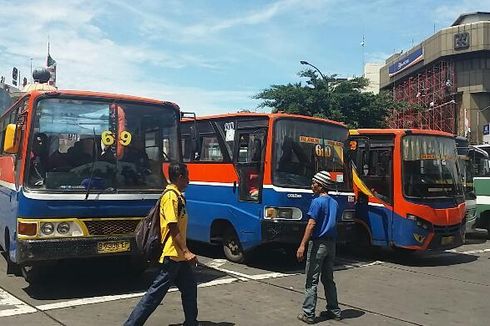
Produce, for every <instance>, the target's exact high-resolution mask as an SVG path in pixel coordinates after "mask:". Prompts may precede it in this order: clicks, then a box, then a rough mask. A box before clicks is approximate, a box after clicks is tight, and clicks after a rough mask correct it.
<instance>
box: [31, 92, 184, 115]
mask: <svg viewBox="0 0 490 326" xmlns="http://www.w3.org/2000/svg"><path fill="white" fill-rule="evenodd" d="M25 94H30V95H32V96H39V95H42V94H48V95H49V94H52V95H55V94H56V95H67V96H77V97H78V96H80V97H83V96H87V97H94V98H100V99H117V100H123V101H130V102H143V103H147V104H157V105H170V106H173V107H174V108H175V109H176V110H180V108H179V106H178V105H177V104H175V103H173V102H169V101H161V100H156V99H151V98H146V97H139V96H132V95H124V94H116V93H105V92H94V91H82V90H56V91H39V90H34V91H31V92H28V93H25Z"/></svg>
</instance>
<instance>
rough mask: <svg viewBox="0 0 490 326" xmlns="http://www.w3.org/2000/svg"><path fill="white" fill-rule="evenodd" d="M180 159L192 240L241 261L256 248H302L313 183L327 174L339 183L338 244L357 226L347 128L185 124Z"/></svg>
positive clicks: (238, 118) (262, 117)
mask: <svg viewBox="0 0 490 326" xmlns="http://www.w3.org/2000/svg"><path fill="white" fill-rule="evenodd" d="M181 135H182V153H183V154H182V155H183V160H184V162H186V163H187V165H188V168H189V177H190V180H191V182H190V184H189V186H188V188H187V189H186V198H187V208H188V212H189V226H188V232H187V236H188V238H189V239H191V240H195V241H200V242H206V243H212V244H218V245H221V246H222V247H223V251H224V254H225V256H226V258H227V259H228V260H230V261H233V262H244V261H245V259H246V258H247V257H249V256H250V255H249V254H250V253H251V252H252V250H253V249H254V248H257V247H259V246H260V245H263V244H264V245H265V244H276V245H279V246H281V247H282V248H284V249H286V250H288V249H293V250H296V249H297V247H296V246H297V245H299V243H300V242H301V239H302V236H303V232H304V229H305V227H306V222H307V215H306V213H307V211H308V208H309V205H310V202H311V199H312V198H313V193H312V191H311V188H310V187H311V180H312V177H313V175H314V174H315V173H316V172H317V171H319V170H327V171H328V172H330V173H331V175H332V178H333V179H334V180H335V181H336V189H333V190H332V191H331V192H330V194H331V195H332V196H334V197H335V198H336V199H337V201H338V202H339V206H340V212H341V213H342V214H339V216H338V221H339V223H338V224H339V233H340V234H339V237H341V235H342V234H344V233H347V232H348V230H349V228H351V227H352V226H353V225H354V224H353V222H352V219H353V214H354V194H353V193H352V192H351V191H349V189H350V185H349V184H348V181H349V180H350V178H349V177H345V178H344V175H345V173H344V172H345V171H344V167H345V164H344V158H343V146H344V142H345V141H346V139H347V136H348V129H347V127H346V126H345V125H344V124H342V123H339V122H335V121H331V120H327V119H321V118H314V117H308V116H300V115H291V114H284V113H271V114H259V113H244V112H242V113H236V114H225V115H214V116H206V117H199V118H196V119H184V120H182V122H181Z"/></svg>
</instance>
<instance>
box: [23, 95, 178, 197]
mask: <svg viewBox="0 0 490 326" xmlns="http://www.w3.org/2000/svg"><path fill="white" fill-rule="evenodd" d="M177 121H178V117H177V113H176V111H175V110H173V109H171V108H169V107H165V106H164V105H160V106H159V105H155V104H153V105H149V104H144V103H141V104H138V103H135V102H127V103H126V102H125V103H117V102H114V101H112V102H104V101H97V100H89V99H83V100H79V99H67V98H56V99H53V98H50V99H43V100H40V101H39V102H38V104H37V107H36V110H35V116H34V118H33V127H32V128H33V129H32V133H31V134H32V136H31V137H30V138H31V139H30V143H29V149H30V155H28V160H29V164H28V171H27V182H26V183H27V186H28V187H29V188H30V189H35V190H54V191H56V190H58V191H82V192H83V191H86V190H87V189H88V188H90V189H91V190H92V192H93V193H97V192H102V191H109V192H110V191H116V190H118V191H119V190H123V191H124V190H131V189H137V190H155V191H161V189H162V186H163V182H164V178H163V174H162V162H164V161H170V160H178V158H179V153H180V152H179V149H178V142H176V141H171V140H175V139H178V137H177V136H178V135H177Z"/></svg>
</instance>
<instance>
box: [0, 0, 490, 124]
mask: <svg viewBox="0 0 490 326" xmlns="http://www.w3.org/2000/svg"><path fill="white" fill-rule="evenodd" d="M474 11H490V0H480V1H475V0H459V1H454V0H440V1H434V0H411V1H403V2H402V1H395V0H372V1H361V0H345V1H340V0H276V1H258V0H248V1H232V0H229V1H225V0H219V1H218V0H208V1H197V0H186V1H177V0H162V1H156V0H139V1H126V0H114V1H112V0H98V1H81V0H73V1H70V0H42V1H39V0H37V1H31V0H27V1H13V0H0V75H1V76H5V77H6V82H7V83H9V84H10V83H11V76H12V67H14V66H15V67H17V68H18V69H19V71H20V74H21V78H22V77H24V76H28V77H30V75H31V74H30V71H31V62H32V66H33V68H34V69H35V68H38V67H43V66H45V64H46V54H47V43H48V39H49V42H50V53H51V56H52V58H53V59H55V60H56V62H57V86H58V87H59V88H60V89H81V90H94V91H104V92H114V93H123V94H129V95H138V96H145V97H151V98H157V99H161V100H167V101H172V102H175V103H177V104H178V105H179V106H180V107H181V109H182V110H183V111H192V112H196V113H197V114H198V115H202V114H214V113H226V112H236V111H237V110H244V109H248V110H251V111H258V112H263V111H264V110H265V111H266V110H267V109H257V106H258V104H259V103H260V101H258V100H255V99H253V98H252V97H253V96H254V95H255V94H257V93H258V92H260V91H261V90H264V89H266V88H268V87H270V86H271V85H281V84H287V83H297V82H304V80H302V79H301V78H300V77H299V76H298V72H299V71H301V70H303V69H305V68H307V67H305V66H302V65H301V64H300V63H299V61H300V60H306V61H308V62H310V63H312V64H313V65H315V66H316V67H317V68H318V69H320V70H321V71H322V72H323V74H324V75H331V74H337V75H339V76H342V77H351V76H360V75H362V73H363V63H364V62H365V63H368V62H369V63H371V62H377V63H379V62H384V60H385V59H386V58H388V57H389V56H390V55H391V54H393V53H394V52H399V51H401V50H404V51H406V50H408V49H410V48H411V47H412V46H414V45H417V44H418V43H420V42H421V41H423V40H424V39H425V38H427V37H429V36H430V35H432V34H433V33H434V29H435V30H436V31H438V30H440V29H443V28H447V27H449V26H450V25H451V24H452V23H453V22H454V21H455V20H456V18H457V17H458V16H459V15H460V14H462V13H467V12H474ZM363 36H364V47H363V46H361V42H362V40H363Z"/></svg>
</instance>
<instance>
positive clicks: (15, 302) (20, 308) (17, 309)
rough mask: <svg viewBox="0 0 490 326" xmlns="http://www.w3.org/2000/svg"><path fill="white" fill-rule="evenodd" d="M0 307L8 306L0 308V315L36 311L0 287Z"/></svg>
mask: <svg viewBox="0 0 490 326" xmlns="http://www.w3.org/2000/svg"><path fill="white" fill-rule="evenodd" d="M0 307H8V308H7V309H2V310H0V317H7V316H15V315H23V314H30V313H33V312H36V311H37V310H36V309H35V308H33V307H31V306H29V305H28V304H26V303H24V302H22V301H20V300H19V299H17V298H16V297H14V296H13V295H11V294H9V293H8V292H6V291H4V290H2V289H0ZM10 307H12V308H10Z"/></svg>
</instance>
